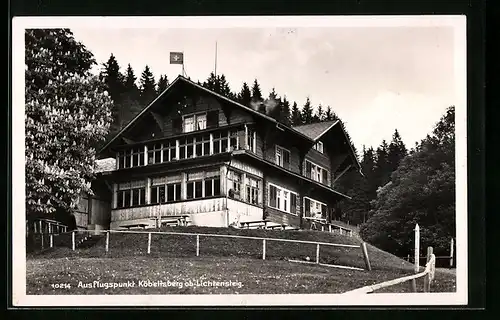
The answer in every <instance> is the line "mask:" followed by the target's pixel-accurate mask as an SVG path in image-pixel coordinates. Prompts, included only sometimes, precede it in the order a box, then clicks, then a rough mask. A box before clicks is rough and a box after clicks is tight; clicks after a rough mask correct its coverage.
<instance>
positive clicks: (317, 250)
mask: <svg viewBox="0 0 500 320" xmlns="http://www.w3.org/2000/svg"><path fill="white" fill-rule="evenodd" d="M316 263H319V243H318V244H316Z"/></svg>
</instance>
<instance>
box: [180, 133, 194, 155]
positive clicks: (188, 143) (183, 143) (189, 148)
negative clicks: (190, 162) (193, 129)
mask: <svg viewBox="0 0 500 320" xmlns="http://www.w3.org/2000/svg"><path fill="white" fill-rule="evenodd" d="M193 156H194V139H193V138H192V137H190V138H184V139H180V140H179V159H189V158H192V157H193Z"/></svg>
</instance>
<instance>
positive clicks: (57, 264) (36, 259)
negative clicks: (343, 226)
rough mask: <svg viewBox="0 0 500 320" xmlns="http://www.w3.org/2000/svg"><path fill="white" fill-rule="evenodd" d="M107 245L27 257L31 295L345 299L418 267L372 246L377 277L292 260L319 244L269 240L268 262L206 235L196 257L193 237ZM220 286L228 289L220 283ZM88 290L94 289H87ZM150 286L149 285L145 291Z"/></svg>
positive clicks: (349, 262) (358, 257)
mask: <svg viewBox="0 0 500 320" xmlns="http://www.w3.org/2000/svg"><path fill="white" fill-rule="evenodd" d="M165 231H166V230H165ZM168 231H177V232H194V233H220V234H240V235H249V236H257V237H272V238H286V239H297V240H308V241H320V242H330V243H343V244H359V240H358V239H356V238H354V237H353V238H351V237H346V236H341V235H334V234H330V233H325V232H318V231H296V232H292V231H290V232H288V231H286V232H284V231H271V230H233V229H226V228H201V227H184V228H169V229H168ZM104 247H105V242H104V239H101V240H100V241H99V242H97V243H96V245H95V246H94V247H91V248H89V249H79V250H76V251H72V250H71V249H69V248H64V247H58V248H54V249H51V250H49V251H46V252H44V253H42V254H37V255H30V256H28V258H27V286H26V287H27V294H162V293H173V294H178V293H186V294H207V293H213V294H280V293H343V292H346V291H349V290H353V289H356V288H359V287H362V286H365V285H371V284H375V283H379V282H383V281H386V280H391V279H394V278H398V277H401V276H404V275H408V274H411V273H412V269H413V265H412V264H410V263H408V262H406V261H404V260H402V259H399V258H398V257H395V256H393V255H391V254H389V253H387V252H384V251H382V250H379V249H377V248H375V247H373V246H368V252H369V256H370V261H371V266H372V269H373V270H372V271H357V270H346V269H338V268H331V267H323V266H319V265H309V264H300V263H293V262H289V261H287V259H297V260H303V259H304V258H305V257H306V256H308V257H310V258H311V260H314V259H315V254H316V246H315V245H310V244H295V243H286V242H276V241H268V242H267V250H266V251H267V252H266V260H261V258H262V241H259V240H240V239H231V238H226V239H224V238H222V239H221V238H213V237H203V236H202V237H200V256H199V257H196V254H195V248H196V242H195V237H193V236H174V235H156V234H153V235H152V242H151V254H147V235H145V234H111V236H110V243H109V252H108V253H107V254H106V253H105V251H104ZM320 262H322V263H329V264H339V265H346V266H354V267H360V268H364V262H363V257H362V254H361V250H360V249H358V248H336V247H326V246H324V247H321V250H320ZM94 281H96V282H97V281H98V282H99V283H100V284H101V285H103V284H104V283H116V284H118V283H123V282H125V283H127V282H128V283H129V284H132V283H133V284H134V286H133V287H119V288H108V289H106V288H104V287H99V286H98V285H97V283H96V285H94ZM143 281H145V282H143ZM148 281H149V282H156V283H157V285H158V286H157V287H151V286H147V284H148ZM207 281H212V283H207ZM215 281H219V282H224V281H225V282H226V283H214V282H215ZM229 281H231V283H229ZM58 284H64V285H62V286H61V285H58ZM79 284H80V287H79ZM86 284H88V285H89V286H90V287H91V288H84V287H82V286H85V285H86ZM144 284H146V286H141V285H144ZM190 284H191V285H190ZM417 284H418V286H419V291H422V288H423V280H422V279H419V280H418V281H417ZM431 291H433V292H454V291H455V276H454V274H453V272H449V270H446V271H440V270H437V271H436V276H435V280H434V282H433V284H432V287H431ZM377 292H379V291H377ZM380 292H409V284H408V283H404V284H401V285H396V286H392V287H390V288H387V289H384V290H380Z"/></svg>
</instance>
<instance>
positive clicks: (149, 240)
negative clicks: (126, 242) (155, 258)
mask: <svg viewBox="0 0 500 320" xmlns="http://www.w3.org/2000/svg"><path fill="white" fill-rule="evenodd" d="M150 253H151V232H149V233H148V254H150Z"/></svg>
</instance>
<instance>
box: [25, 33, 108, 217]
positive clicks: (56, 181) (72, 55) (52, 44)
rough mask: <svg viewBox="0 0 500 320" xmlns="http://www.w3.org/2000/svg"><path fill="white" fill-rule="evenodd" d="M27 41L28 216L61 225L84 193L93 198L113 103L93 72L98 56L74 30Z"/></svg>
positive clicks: (34, 35)
mask: <svg viewBox="0 0 500 320" xmlns="http://www.w3.org/2000/svg"><path fill="white" fill-rule="evenodd" d="M25 40H26V41H25V62H26V71H25V84H26V88H25V90H26V91H25V93H26V95H25V97H26V109H25V126H26V127H25V130H26V131H25V144H26V149H25V168H26V215H27V219H28V220H31V219H34V218H37V217H43V218H52V219H58V220H60V221H61V219H62V220H64V219H66V218H67V217H71V212H72V210H73V209H75V207H76V205H77V202H78V198H79V196H80V195H81V193H82V192H88V193H90V194H92V191H91V189H90V182H91V181H92V179H93V178H94V166H95V156H96V150H95V148H96V147H97V146H98V145H99V143H101V142H103V141H104V138H105V136H106V134H107V132H108V129H109V125H110V122H111V120H112V118H111V106H112V100H111V98H110V97H109V94H108V93H107V92H106V88H105V85H104V84H103V82H102V81H101V80H100V79H99V77H97V76H93V75H92V74H91V72H90V69H91V67H92V66H93V65H94V64H95V60H94V58H93V55H92V53H91V52H90V51H88V50H87V48H86V47H85V46H84V45H83V44H81V43H80V42H78V41H76V40H75V39H74V37H73V34H72V32H71V31H70V30H69V29H28V30H26V31H25ZM59 213H60V214H61V215H59V217H58V218H56V217H57V216H58V214H59Z"/></svg>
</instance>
